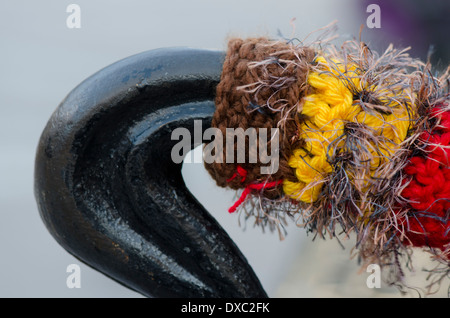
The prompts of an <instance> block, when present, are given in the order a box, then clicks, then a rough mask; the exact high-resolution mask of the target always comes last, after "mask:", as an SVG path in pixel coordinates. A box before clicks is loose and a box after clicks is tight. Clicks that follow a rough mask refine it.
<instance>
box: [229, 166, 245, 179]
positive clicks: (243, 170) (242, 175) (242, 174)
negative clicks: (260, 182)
mask: <svg viewBox="0 0 450 318" xmlns="http://www.w3.org/2000/svg"><path fill="white" fill-rule="evenodd" d="M236 170H237V172H235V173H234V174H233V175H232V176H231V178H229V179H228V180H227V182H231V180H233V179H234V178H236V177H237V176H238V175H240V176H241V177H242V178H241V183H243V182H244V181H245V178H247V170H245V169H244V168H242V167H241V166H240V165H238V166H237V168H236Z"/></svg>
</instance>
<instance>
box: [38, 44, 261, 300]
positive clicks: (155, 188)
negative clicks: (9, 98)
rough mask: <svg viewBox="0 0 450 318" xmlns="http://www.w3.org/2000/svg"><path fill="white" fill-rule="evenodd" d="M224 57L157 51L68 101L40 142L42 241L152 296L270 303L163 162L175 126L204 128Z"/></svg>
mask: <svg viewBox="0 0 450 318" xmlns="http://www.w3.org/2000/svg"><path fill="white" fill-rule="evenodd" d="M223 58H224V54H223V53H222V52H216V51H207V50H195V49H181V48H180V49H161V50H154V51H148V52H144V53H141V54H138V55H135V56H131V57H129V58H126V59H124V60H121V61H119V62H117V63H115V64H113V65H111V66H108V67H106V68H105V69H103V70H100V71H99V72H98V73H96V74H94V75H93V76H91V77H90V78H88V79H86V80H85V81H84V82H83V83H81V84H80V85H79V86H78V87H76V88H75V89H74V90H73V91H72V92H71V93H70V94H69V95H68V96H67V97H66V98H65V99H64V101H63V102H62V103H61V104H60V105H59V107H58V108H57V110H56V111H55V112H54V114H53V115H52V117H51V118H50V120H49V122H48V124H47V126H46V128H45V130H44V132H43V133H42V136H41V139H40V143H39V145H38V149H37V156H36V165H35V196H36V200H37V203H38V207H39V211H40V214H41V217H42V219H43V221H44V223H45V225H46V226H47V228H48V230H49V231H50V233H51V234H52V235H53V236H54V238H55V239H56V240H57V242H58V243H59V244H61V245H62V246H63V247H64V248H65V249H66V250H67V251H68V252H69V253H71V254H73V255H74V256H75V257H77V258H78V259H80V260H81V261H83V262H85V263H86V264H88V265H90V266H92V267H93V268H95V269H97V270H99V271H101V272H102V273H104V274H106V275H108V276H110V277H111V278H113V279H115V280H117V281H118V282H120V283H122V284H124V285H125V286H127V287H129V288H132V289H134V290H136V291H138V292H140V293H142V294H143V295H146V296H149V297H267V295H266V293H265V292H264V290H263V288H262V286H261V284H260V282H259V280H258V278H257V277H256V275H255V274H254V272H253V270H252V269H251V267H250V266H249V265H248V263H247V261H246V259H245V257H244V256H243V255H242V253H241V252H240V251H239V249H238V248H237V247H236V245H235V244H234V243H233V241H232V240H231V239H230V237H229V236H228V235H227V234H226V233H225V232H224V230H223V229H222V228H221V227H220V225H219V224H218V223H217V222H216V221H215V219H214V218H213V217H211V216H210V214H209V213H208V212H207V211H206V210H205V209H204V208H203V207H202V206H201V204H200V203H199V202H198V201H197V200H196V199H195V198H194V197H193V196H192V195H191V193H190V192H189V191H188V190H187V188H186V186H185V184H184V181H183V178H182V175H181V164H175V163H174V162H173V161H172V160H171V158H170V153H171V149H172V146H173V145H174V144H175V143H177V142H178V141H173V140H171V132H172V130H173V129H174V128H176V127H186V128H187V129H189V130H190V131H191V133H192V132H193V123H194V120H196V119H200V120H202V121H203V125H202V126H203V129H206V128H208V127H209V126H210V121H211V117H212V114H213V112H214V107H215V106H214V102H213V99H214V90H215V86H216V85H217V83H218V81H219V79H220V72H221V69H222V62H223ZM193 146H195V145H193V144H192V147H193Z"/></svg>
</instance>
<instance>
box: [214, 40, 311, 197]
mask: <svg viewBox="0 0 450 318" xmlns="http://www.w3.org/2000/svg"><path fill="white" fill-rule="evenodd" d="M314 56H315V52H314V50H313V49H311V48H306V47H298V46H295V45H293V44H289V43H285V42H280V41H271V40H269V39H267V38H250V39H246V40H243V39H232V40H230V41H229V43H228V51H227V55H226V58H225V61H224V64H223V71H222V76H221V80H220V83H219V84H218V86H217V89H216V100H215V103H216V111H215V114H214V116H213V120H212V127H217V128H219V129H220V130H221V131H222V134H223V136H224V137H225V136H226V128H239V127H240V128H242V129H244V130H246V129H247V128H249V127H253V128H256V129H258V128H267V130H268V136H269V137H270V128H277V127H278V128H279V129H280V130H279V132H280V134H279V148H280V158H279V169H278V171H277V172H276V173H274V174H272V175H265V174H261V171H260V168H261V166H267V165H268V164H262V163H261V162H260V161H259V158H258V162H257V163H249V147H248V137H246V149H245V154H246V155H245V156H246V157H245V163H239V165H240V166H241V167H242V168H244V169H245V170H246V171H247V176H246V178H245V181H244V182H241V181H242V179H241V178H233V179H232V180H230V178H232V177H233V175H234V174H235V173H236V171H237V165H238V163H236V158H235V160H234V162H235V163H225V160H224V163H215V162H214V163H212V164H207V163H205V166H206V169H207V170H208V171H209V173H210V174H211V176H212V177H213V178H214V179H215V180H216V183H217V185H219V186H221V187H230V188H232V189H239V188H244V187H246V186H247V185H248V184H250V183H255V182H264V181H269V182H270V181H275V180H280V179H286V178H287V179H289V180H290V179H292V180H293V181H295V180H296V178H295V175H294V173H293V170H292V168H290V167H289V166H288V164H287V160H288V158H289V155H290V153H291V151H290V149H292V148H296V147H298V146H299V142H300V141H299V140H297V139H296V138H295V136H296V131H297V124H296V121H297V122H298V120H299V119H298V115H297V106H298V102H299V101H300V100H301V98H302V96H303V94H304V91H305V89H306V83H305V81H306V76H307V73H308V65H309V64H310V63H311V62H312V61H313V59H314ZM292 110H293V111H292ZM293 136H294V137H293ZM258 142H259V136H258ZM234 146H235V152H234V153H235V156H236V151H237V147H236V141H235V143H234ZM268 151H269V153H270V142H269V143H268ZM225 154H226V146H225V143H224V148H223V155H224V157H223V158H225ZM227 180H228V181H227ZM281 194H282V190H281V186H279V187H277V188H276V189H265V190H264V196H266V197H268V198H275V197H278V196H280V195H281Z"/></svg>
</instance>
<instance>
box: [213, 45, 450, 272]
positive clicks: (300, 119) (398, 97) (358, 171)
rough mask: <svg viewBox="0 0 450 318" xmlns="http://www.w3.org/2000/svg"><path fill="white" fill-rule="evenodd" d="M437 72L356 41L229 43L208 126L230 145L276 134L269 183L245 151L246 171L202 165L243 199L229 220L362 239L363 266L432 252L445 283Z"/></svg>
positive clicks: (448, 108)
mask: <svg viewBox="0 0 450 318" xmlns="http://www.w3.org/2000/svg"><path fill="white" fill-rule="evenodd" d="M430 69H431V66H430V65H429V63H424V62H422V61H420V60H417V59H413V58H411V57H410V56H409V55H408V54H407V50H397V49H395V48H394V47H393V46H392V45H390V46H389V47H388V48H387V49H386V51H385V52H384V53H383V54H378V53H376V52H374V51H372V50H370V49H369V47H368V46H367V45H366V44H364V43H362V42H358V41H347V42H345V43H343V44H342V46H341V47H340V48H339V49H337V48H335V47H334V46H332V45H311V46H303V45H300V44H295V43H294V42H293V41H275V40H270V39H267V38H250V39H245V40H244V39H231V40H230V41H229V44H228V51H227V55H226V58H225V62H224V66H223V72H222V77H221V81H220V83H219V84H218V86H217V92H216V93H217V94H216V112H215V114H214V117H213V120H212V126H213V127H216V128H219V129H220V130H221V131H222V133H223V135H224V136H225V135H226V129H227V128H242V129H244V130H245V129H247V128H249V127H254V128H278V131H279V134H278V135H277V136H276V138H279V143H278V144H279V169H278V170H277V171H276V172H274V173H273V174H269V175H266V174H261V172H260V168H261V166H262V165H263V163H261V162H260V161H257V162H256V163H255V162H253V163H250V162H249V160H248V159H249V157H248V151H249V148H246V151H245V153H246V160H245V162H241V163H236V160H234V161H233V162H232V163H227V162H213V163H210V164H209V163H205V167H206V169H207V170H208V172H209V173H210V174H211V176H212V177H213V178H214V180H215V181H216V183H217V185H219V186H221V187H229V188H231V189H235V190H240V189H241V190H242V192H241V197H240V198H239V200H238V201H237V202H236V204H235V205H234V206H233V207H231V208H230V212H234V211H235V210H245V211H246V213H247V214H251V215H255V216H256V218H257V221H258V222H261V221H264V222H265V224H267V223H268V224H270V225H271V226H276V225H278V224H280V220H282V219H283V217H284V216H291V217H294V218H296V220H297V223H299V224H301V225H302V226H304V227H305V228H306V229H307V230H308V231H309V232H312V233H314V234H315V235H319V236H322V237H326V236H331V237H334V236H338V234H339V233H343V234H344V235H349V234H352V235H355V236H356V245H355V250H356V251H357V253H358V257H359V259H360V260H361V261H362V263H363V265H367V264H370V263H378V264H380V265H381V266H385V267H392V266H396V265H398V264H399V258H400V257H402V256H406V257H408V255H409V254H410V248H411V247H420V248H425V249H427V250H428V251H429V252H430V253H432V254H433V256H434V257H435V258H436V259H437V260H438V261H439V262H440V263H441V264H443V266H444V268H445V269H446V270H447V272H448V269H449V268H450V267H449V264H450V263H449V261H450V236H449V232H450V224H449V214H450V97H449V96H450V95H449V90H448V82H449V73H448V71H447V72H446V73H445V74H443V75H442V76H440V77H436V76H433V75H432V74H431V72H430ZM247 141H248V139H247ZM267 146H268V148H269V149H270V147H271V141H270V140H269V141H268V145H267ZM234 147H235V152H234V153H236V150H237V147H238V145H237V144H236V143H235V144H234ZM226 151H227V149H226V147H224V148H223V152H224V154H225V153H226ZM249 207H250V208H249ZM398 266H399V265H398ZM393 272H395V273H396V274H395V277H394V281H399V280H401V273H402V270H401V269H400V270H398V268H397V269H396V270H395V271H393Z"/></svg>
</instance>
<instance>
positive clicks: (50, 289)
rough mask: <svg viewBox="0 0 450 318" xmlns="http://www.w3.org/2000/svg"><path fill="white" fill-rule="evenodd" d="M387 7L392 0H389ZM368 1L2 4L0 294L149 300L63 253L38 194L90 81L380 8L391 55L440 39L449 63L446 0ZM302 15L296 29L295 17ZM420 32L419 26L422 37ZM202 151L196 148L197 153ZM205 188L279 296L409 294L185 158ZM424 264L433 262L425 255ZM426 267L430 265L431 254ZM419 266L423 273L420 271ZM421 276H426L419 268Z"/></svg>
mask: <svg viewBox="0 0 450 318" xmlns="http://www.w3.org/2000/svg"><path fill="white" fill-rule="evenodd" d="M384 2H386V1H384ZM384 2H383V1H358V0H340V1H334V0H304V1H300V0H260V1H242V0H239V1H236V0H227V1H224V0H217V1H212V0H209V1H206V0H203V1H202V0H191V1H183V0H166V1H144V0H141V1H138V0H128V1H125V0H122V1H117V0H116V1H112V0H108V1H106V0H91V1H87V0H78V1H76V0H74V1H62V0H43V1H31V0H28V1H24V0H16V1H5V0H2V1H1V2H0V40H1V44H0V146H1V147H0V297H141V296H140V295H139V294H137V293H135V292H133V291H130V290H128V289H127V288H125V287H123V286H122V285H120V284H118V283H116V282H114V281H112V280H110V279H109V278H107V277H105V276H104V275H102V274H100V273H98V272H96V271H95V270H93V269H91V268H89V267H88V266H86V265H84V264H83V263H80V262H79V261H78V260H77V259H75V258H74V257H72V256H71V255H69V254H68V253H67V252H66V251H65V250H63V249H62V248H61V247H60V246H59V245H58V244H57V243H56V241H54V240H53V238H52V237H51V236H50V234H49V233H48V232H47V230H46V228H45V227H44V225H43V223H42V222H41V219H40V216H39V213H38V210H37V206H36V202H35V199H34V194H33V169H34V156H35V150H36V146H37V144H38V140H39V137H40V134H41V132H42V130H43V129H44V127H45V125H46V122H47V120H48V119H49V118H50V116H51V114H52V112H53V111H54V110H55V108H56V107H57V106H58V104H59V103H60V102H61V101H62V100H63V98H64V97H65V96H66V95H67V94H68V93H69V92H70V90H71V89H73V88H74V87H75V86H76V85H78V84H79V83H80V82H81V81H83V80H84V79H85V78H87V77H88V76H90V75H91V74H93V73H95V72H96V71H98V70H100V69H101V68H103V67H105V66H107V65H109V64H111V63H113V62H115V61H117V60H119V59H122V58H125V57H127V56H130V55H133V54H136V53H139V52H142V51H146V50H151V49H155V48H161V47H173V46H191V47H198V48H213V49H220V50H225V48H226V40H227V38H229V37H231V36H239V37H248V36H261V35H267V36H270V37H276V36H277V34H278V33H279V32H281V33H282V34H283V35H285V36H291V35H292V34H294V35H295V36H296V37H298V38H300V39H301V38H304V37H305V36H306V35H307V34H308V33H310V32H311V31H314V30H317V29H318V28H320V27H323V26H325V25H327V24H329V23H330V22H331V21H333V20H338V27H339V32H338V33H339V34H340V35H341V36H342V39H349V38H352V37H356V38H358V37H359V27H360V25H361V24H364V25H365V23H366V19H367V17H368V16H369V15H370V13H367V12H366V8H367V5H368V4H370V3H378V4H379V5H380V8H381V28H380V29H368V28H367V27H366V28H365V29H364V31H363V33H362V39H363V40H364V41H366V42H368V43H369V44H373V46H372V48H373V49H375V50H383V49H384V48H386V47H387V45H388V43H389V42H390V41H393V42H394V43H398V44H399V45H401V46H409V45H412V46H413V48H414V50H413V51H412V52H411V54H413V55H415V56H417V57H420V58H426V56H427V52H428V50H429V47H430V45H431V44H433V45H434V49H435V51H436V55H435V56H434V57H433V58H434V59H435V60H436V62H439V63H440V64H441V65H447V64H448V57H449V49H448V40H447V39H448V35H447V33H448V31H450V28H449V24H448V22H447V21H448V20H445V19H444V14H447V15H448V13H449V11H448V4H447V2H448V1H447V2H446V1H434V2H433V6H431V5H429V2H427V1H388V2H386V3H384ZM71 3H75V4H78V5H79V6H80V8H81V28H80V29H69V28H68V27H67V26H66V19H67V17H68V16H69V13H66V8H67V6H68V5H69V4H71ZM293 18H295V19H296V20H295V22H293V25H295V33H293V27H292V24H291V23H290V22H291V20H292V19H293ZM419 31H420V32H419ZM444 31H445V32H444ZM446 42H447V43H446ZM198 150H199V149H196V151H198ZM183 173H184V177H185V180H186V183H187V184H188V186H189V188H190V189H191V191H192V192H193V194H194V195H196V196H197V198H198V199H199V200H200V201H201V202H202V203H203V204H204V205H205V207H206V208H207V209H208V210H209V211H210V212H211V213H212V214H213V215H214V216H215V217H216V218H217V220H218V221H219V223H221V224H222V225H223V227H224V228H225V229H226V230H227V231H228V233H229V234H230V236H231V237H232V238H233V239H234V240H235V241H236V243H237V245H238V246H239V247H240V248H241V250H242V251H243V253H244V254H245V255H246V257H247V259H248V261H249V263H250V264H251V265H252V266H253V268H254V270H255V272H256V274H257V275H258V277H259V278H260V280H261V282H262V284H263V285H264V287H265V288H266V290H267V292H268V294H269V296H272V297H377V296H388V297H398V296H399V294H398V292H397V290H396V289H393V288H389V287H387V286H382V288H381V289H369V288H367V286H366V278H367V276H368V275H369V274H367V273H365V272H362V273H358V271H359V267H358V265H357V263H356V260H351V259H350V248H351V246H352V244H353V242H351V241H349V242H347V243H344V245H346V246H347V248H346V249H345V250H343V249H342V248H341V247H340V246H339V244H338V243H337V242H336V241H335V240H331V241H320V240H316V241H314V242H313V241H312V238H311V237H309V236H306V234H305V233H304V230H303V229H301V228H297V227H296V226H295V225H294V224H290V225H289V226H288V227H287V230H288V235H287V237H286V239H285V240H283V241H280V240H279V238H278V235H277V233H270V232H266V233H263V232H262V231H261V229H260V228H254V227H253V226H252V224H251V223H248V224H247V226H246V227H244V226H239V225H238V217H237V216H236V215H230V214H228V212H227V209H228V207H229V206H230V205H231V204H232V203H233V202H234V199H235V197H234V196H235V193H234V192H233V191H227V190H224V189H220V188H218V187H216V186H215V185H214V182H213V181H212V179H211V178H210V177H209V176H208V174H207V173H206V171H205V169H204V168H203V165H202V164H185V166H184V168H183ZM420 259H426V257H422V258H420ZM424 262H425V261H424ZM69 264H78V265H80V266H81V288H75V289H69V288H68V287H67V286H66V279H67V277H68V275H69V274H68V273H66V268H67V266H68V265H69ZM420 266H421V263H420V262H419V266H418V268H419V269H420ZM417 275H418V276H420V273H417Z"/></svg>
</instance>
